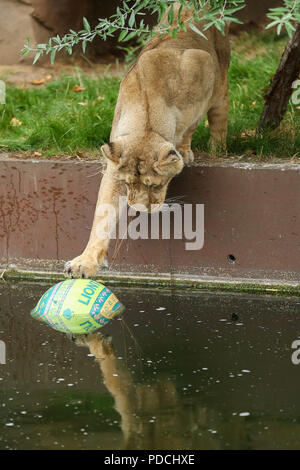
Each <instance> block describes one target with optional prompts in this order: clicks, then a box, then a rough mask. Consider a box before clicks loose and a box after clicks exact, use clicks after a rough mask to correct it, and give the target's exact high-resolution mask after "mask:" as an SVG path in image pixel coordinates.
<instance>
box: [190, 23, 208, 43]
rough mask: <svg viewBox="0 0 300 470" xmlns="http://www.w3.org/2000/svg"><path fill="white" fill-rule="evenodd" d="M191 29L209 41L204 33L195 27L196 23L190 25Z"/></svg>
mask: <svg viewBox="0 0 300 470" xmlns="http://www.w3.org/2000/svg"><path fill="white" fill-rule="evenodd" d="M189 27H190V28H191V29H192V30H193V31H194V33H197V34H199V35H200V36H202V37H203V38H205V39H207V37H206V36H205V34H204V33H202V31H200V29H198V28H197V26H195V25H194V23H189Z"/></svg>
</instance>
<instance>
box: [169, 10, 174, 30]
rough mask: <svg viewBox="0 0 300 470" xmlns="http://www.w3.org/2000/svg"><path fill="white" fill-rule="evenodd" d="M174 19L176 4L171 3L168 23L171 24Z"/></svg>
mask: <svg viewBox="0 0 300 470" xmlns="http://www.w3.org/2000/svg"><path fill="white" fill-rule="evenodd" d="M173 20H174V5H171V7H170V10H169V13H168V23H169V24H170V25H171V24H172V23H173Z"/></svg>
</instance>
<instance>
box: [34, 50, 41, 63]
mask: <svg viewBox="0 0 300 470" xmlns="http://www.w3.org/2000/svg"><path fill="white" fill-rule="evenodd" d="M41 54H42V51H39V52H37V53H36V54H35V57H34V59H33V62H32V63H33V65H34V64H36V63H37V61H38V60H39V58H40V57H41Z"/></svg>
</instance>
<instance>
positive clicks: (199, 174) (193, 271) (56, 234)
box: [0, 158, 300, 287]
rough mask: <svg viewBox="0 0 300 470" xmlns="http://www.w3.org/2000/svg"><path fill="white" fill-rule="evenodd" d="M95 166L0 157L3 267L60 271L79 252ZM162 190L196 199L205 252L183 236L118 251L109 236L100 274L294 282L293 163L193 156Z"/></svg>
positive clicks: (94, 188)
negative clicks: (105, 266) (201, 209)
mask: <svg viewBox="0 0 300 470" xmlns="http://www.w3.org/2000/svg"><path fill="white" fill-rule="evenodd" d="M100 169H101V164H100V163H99V162H78V163H74V162H70V161H69V162H68V161H51V160H43V161H40V160H39V161H33V160H19V159H13V158H3V159H1V160H0V264H1V266H3V269H4V268H8V269H11V268H13V269H17V271H20V272H21V271H24V270H29V271H39V272H56V273H59V272H62V266H63V262H64V260H68V259H72V258H73V257H74V256H76V255H78V254H80V253H81V252H82V250H83V249H84V247H85V245H86V242H87V240H88V236H89V231H90V227H91V224H92V219H93V212H94V207H95V203H96V199H97V193H98V187H99V182H100V177H101V174H100ZM169 196H170V197H178V196H180V200H181V202H184V203H190V204H196V203H198V204H204V205H205V242H204V248H203V249H202V250H200V251H186V250H185V240H174V239H171V240H135V241H134V240H124V242H123V243H122V244H121V248H120V249H119V242H118V241H116V242H112V246H111V249H110V254H109V258H110V261H111V262H112V265H111V267H110V270H109V271H108V272H105V276H106V277H111V278H115V277H116V276H118V275H119V276H121V277H122V278H126V277H130V278H132V279H136V278H139V277H143V276H146V277H147V278H150V277H151V276H155V277H156V279H160V278H164V277H167V278H169V279H172V280H176V279H181V280H187V281H188V280H191V279H193V280H196V281H197V282H202V281H203V282H210V280H212V281H216V282H225V283H227V284H228V283H229V284H230V283H240V282H241V283H245V282H246V283H250V284H255V283H259V284H266V285H271V286H272V285H278V284H281V285H290V286H293V287H295V286H297V285H299V283H300V165H299V164H289V163H281V164H261V165H259V164H252V163H249V162H247V163H238V162H236V163H226V162H222V163H218V162H215V163H214V162H212V163H211V162H206V161H204V162H203V161H202V162H198V163H197V165H195V166H194V167H192V168H186V169H185V170H184V171H183V173H182V174H181V175H180V176H179V177H178V178H176V179H175V180H174V181H173V182H172V184H171V187H170V191H169ZM230 255H231V256H230ZM112 260H113V261H112ZM100 276H101V273H100ZM193 282H194V281H193Z"/></svg>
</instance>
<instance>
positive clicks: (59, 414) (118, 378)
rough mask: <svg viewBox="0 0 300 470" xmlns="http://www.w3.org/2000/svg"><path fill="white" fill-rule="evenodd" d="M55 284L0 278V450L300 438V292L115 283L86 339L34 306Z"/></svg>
mask: <svg viewBox="0 0 300 470" xmlns="http://www.w3.org/2000/svg"><path fill="white" fill-rule="evenodd" d="M48 287H49V285H46V284H42V285H40V284H20V283H16V284H11V283H7V282H6V283H4V282H1V285H0V340H1V341H4V342H5V344H6V364H5V365H4V364H3V365H0V449H125V448H126V449H172V450H173V449H192V450H197V449H300V400H299V393H300V365H298V366H297V365H295V364H293V362H292V360H291V357H292V354H293V349H292V347H291V346H292V343H293V341H295V340H296V339H299V338H300V328H299V324H300V323H299V319H300V299H299V298H280V297H271V296H270V297H268V296H251V295H241V294H215V293H207V292H202V291H201V292H191V291H184V290H180V289H175V290H147V289H134V288H130V289H127V288H115V289H113V290H114V292H115V293H116V294H117V295H118V297H119V298H120V300H121V301H122V302H123V304H124V305H125V306H126V311H125V313H124V314H123V317H122V318H123V319H115V320H113V321H112V322H111V323H110V324H109V325H108V326H107V327H105V328H103V330H102V332H103V333H105V334H107V335H109V336H111V338H112V344H111V345H110V344H108V343H103V341H102V340H101V338H100V337H97V338H98V339H97V338H95V340H94V343H93V344H92V345H91V344H90V347H88V346H84V347H79V346H78V345H76V344H75V343H74V342H72V341H70V340H69V339H68V338H67V337H66V335H64V334H62V333H58V332H56V331H54V330H52V329H51V328H50V327H48V326H46V325H44V324H42V323H39V322H37V321H36V320H34V319H32V318H31V317H30V315H29V312H30V310H31V308H32V307H33V306H34V305H35V304H36V303H37V301H38V299H39V298H40V297H41V295H42V294H43V293H44V292H45V291H46V290H47V288H48ZM107 344H108V345H107ZM103 345H104V346H103ZM91 347H92V348H94V350H93V351H91V349H90V348H91ZM103 347H104V351H103ZM101 348H102V349H101ZM105 348H106V349H105ZM95 351H96V355H97V354H100V353H101V354H102V355H103V354H104V355H105V354H106V356H105V359H104V360H102V361H97V360H95V357H94V356H93V355H92V353H93V352H94V353H95ZM101 351H102V352H101ZM104 382H105V383H106V385H105V384H104Z"/></svg>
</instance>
